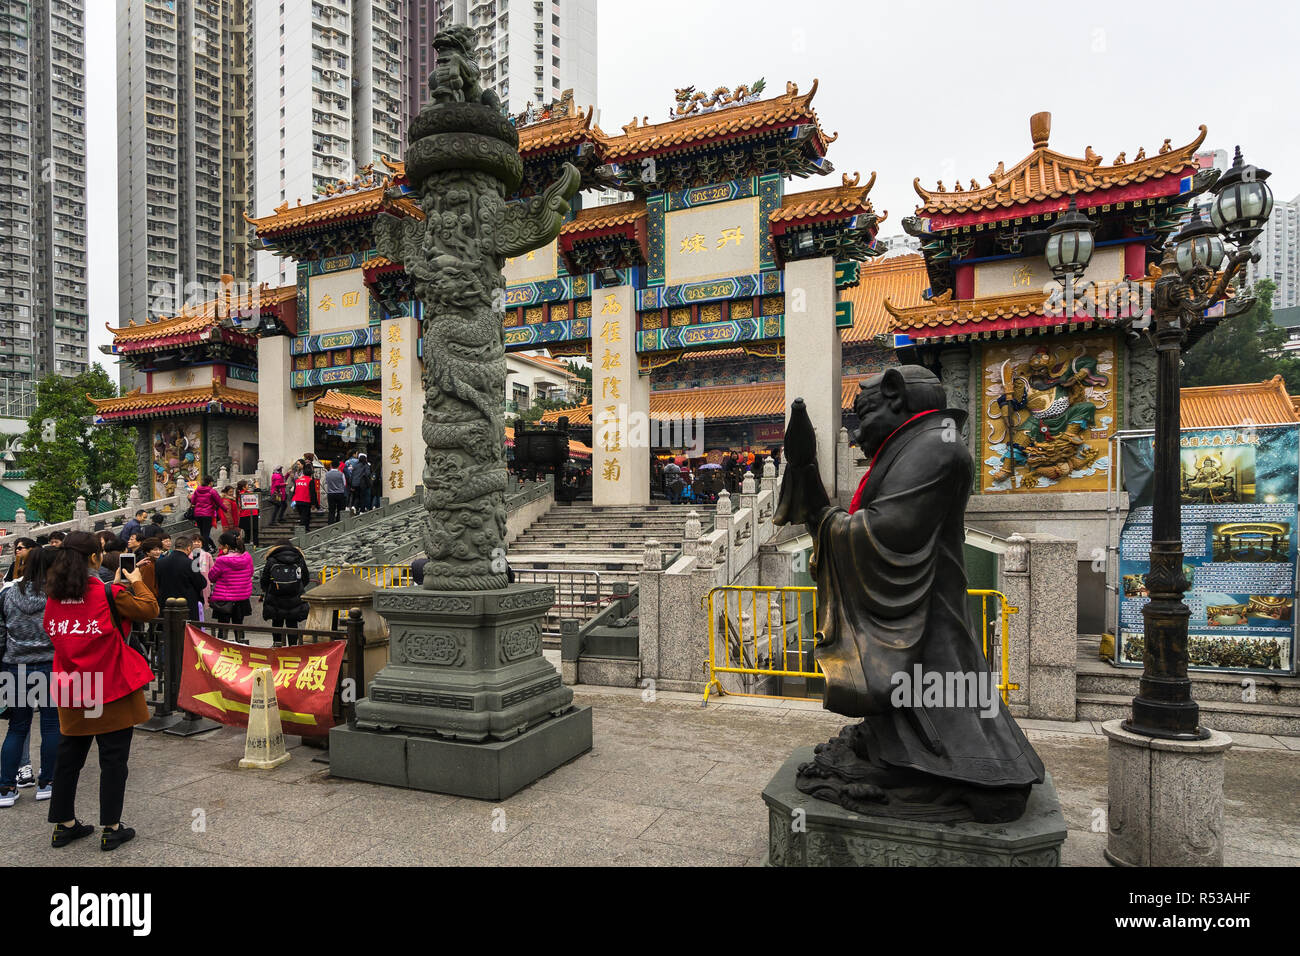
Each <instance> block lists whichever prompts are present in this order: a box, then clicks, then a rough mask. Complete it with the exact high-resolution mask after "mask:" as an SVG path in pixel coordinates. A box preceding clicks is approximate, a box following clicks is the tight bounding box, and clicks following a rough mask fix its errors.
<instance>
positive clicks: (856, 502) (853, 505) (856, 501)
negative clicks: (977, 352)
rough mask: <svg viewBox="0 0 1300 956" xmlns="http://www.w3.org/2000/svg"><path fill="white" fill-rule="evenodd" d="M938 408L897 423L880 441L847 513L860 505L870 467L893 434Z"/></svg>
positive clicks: (851, 512)
mask: <svg viewBox="0 0 1300 956" xmlns="http://www.w3.org/2000/svg"><path fill="white" fill-rule="evenodd" d="M938 410H939V409H937V408H931V409H928V410H926V411H924V412H917V413H916V414H915V415H913V416H912V417H911V418H909V419H908V420H907V421H905V422H903V424H901V425H899V426H898V427H897V428H895V429H894V430H893V431H892V432H890V433H889V436H888V437H887V438H886V439H885V440H884V441H882V442H881V443H880V447H879V448H877V449H876V453H875V454H874V455H872V456H871V464H869V465H867V473H866V474H865V475H863V476H862V480H861V481H860V482H858V490H857V491H855V492H854V493H853V500H852V501H851V502H849V514H853V513H854V512H855V511H857V510H858V509H859V508H860V507H862V489H863V488H865V487H867V479H868V478H870V477H871V469H872V468H875V467H876V459H877V458H879V457H880V453H881V452H882V451H884V450H885V446H886V445H888V444H889V439H890V438H893V437H894V436H895V435H897V434H898V433H899V432H901V431H902V430H903V429H904V428H906V427H907V426H908V425H910V424H912V422H914V421H916V420H917V419H918V418H924V417H925V416H926V415H933V414H934V413H935V412H937V411H938Z"/></svg>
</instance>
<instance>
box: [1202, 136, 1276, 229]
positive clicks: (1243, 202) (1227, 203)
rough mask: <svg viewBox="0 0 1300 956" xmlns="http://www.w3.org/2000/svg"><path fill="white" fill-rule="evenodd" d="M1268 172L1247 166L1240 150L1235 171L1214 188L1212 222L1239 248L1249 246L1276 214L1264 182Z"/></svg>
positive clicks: (1271, 192)
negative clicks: (1269, 219) (1269, 218)
mask: <svg viewBox="0 0 1300 956" xmlns="http://www.w3.org/2000/svg"><path fill="white" fill-rule="evenodd" d="M1268 177H1269V172H1268V170H1267V169H1259V168H1258V167H1256V166H1248V165H1246V164H1245V162H1244V161H1243V159H1242V156H1241V147H1240V146H1238V147H1237V150H1236V155H1235V156H1234V157H1233V160H1232V168H1231V169H1229V170H1228V171H1227V172H1226V173H1224V174H1223V175H1222V176H1220V177H1219V181H1218V182H1217V183H1215V184H1214V204H1213V205H1212V206H1211V207H1210V222H1212V223H1213V224H1214V228H1215V229H1217V230H1218V231H1219V232H1220V233H1222V234H1223V235H1224V236H1226V237H1227V239H1228V241H1229V242H1231V243H1233V244H1234V245H1236V246H1245V245H1249V244H1250V243H1251V242H1253V241H1254V239H1255V237H1256V236H1258V235H1259V234H1260V232H1262V231H1263V229H1264V224H1265V223H1266V222H1268V217H1269V213H1271V212H1272V211H1273V190H1272V189H1270V188H1269V186H1268V183H1267V182H1265V180H1266V179H1268Z"/></svg>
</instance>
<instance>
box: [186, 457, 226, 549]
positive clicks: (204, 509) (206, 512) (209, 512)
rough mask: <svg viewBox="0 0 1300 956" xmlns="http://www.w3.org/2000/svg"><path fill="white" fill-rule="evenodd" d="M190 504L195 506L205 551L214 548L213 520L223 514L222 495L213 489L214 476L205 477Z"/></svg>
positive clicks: (195, 515)
mask: <svg viewBox="0 0 1300 956" xmlns="http://www.w3.org/2000/svg"><path fill="white" fill-rule="evenodd" d="M190 504H192V505H193V506H194V523H195V524H197V525H198V526H199V537H200V538H201V539H202V540H203V550H204V551H211V550H213V548H212V519H213V518H215V517H217V515H219V514H221V495H220V494H219V493H218V492H217V489H216V488H213V487H212V476H211V475H204V476H203V480H202V481H200V482H199V486H198V487H197V488H195V489H194V494H192V495H190Z"/></svg>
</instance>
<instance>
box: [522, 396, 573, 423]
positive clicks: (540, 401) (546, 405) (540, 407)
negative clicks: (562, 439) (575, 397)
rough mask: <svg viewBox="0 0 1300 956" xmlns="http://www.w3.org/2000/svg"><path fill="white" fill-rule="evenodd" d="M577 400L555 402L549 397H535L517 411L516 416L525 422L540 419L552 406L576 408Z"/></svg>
mask: <svg viewBox="0 0 1300 956" xmlns="http://www.w3.org/2000/svg"><path fill="white" fill-rule="evenodd" d="M577 407H578V403H577V402H563V401H559V402H555V401H551V399H549V398H535V399H533V403H532V404H531V405H529V406H528V408H527V409H526V410H524V411H522V412H520V413H519V415H518V417H519V418H522V419H523V420H524V421H526V422H530V423H531V422H536V421H541V418H542V416H543V415H545V414H546V413H547V412H548V411H550V410H551V409H554V408H577Z"/></svg>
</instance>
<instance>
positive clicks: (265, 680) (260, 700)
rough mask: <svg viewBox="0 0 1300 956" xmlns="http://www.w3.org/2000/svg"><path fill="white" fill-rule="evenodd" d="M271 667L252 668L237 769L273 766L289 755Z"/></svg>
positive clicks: (258, 768)
mask: <svg viewBox="0 0 1300 956" xmlns="http://www.w3.org/2000/svg"><path fill="white" fill-rule="evenodd" d="M272 681H273V678H272V676H271V668H269V667H257V668H254V669H253V696H252V699H251V700H249V702H248V737H247V739H246V741H245V743H244V759H243V760H241V761H239V769H240V770H274V769H275V768H276V767H278V766H280V764H282V763H284V762H285V761H286V760H288V759H289V753H288V751H286V750H285V749H284V728H283V727H282V726H281V725H280V702H279V701H277V700H276V699H275V685H274V684H273V682H272Z"/></svg>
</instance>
